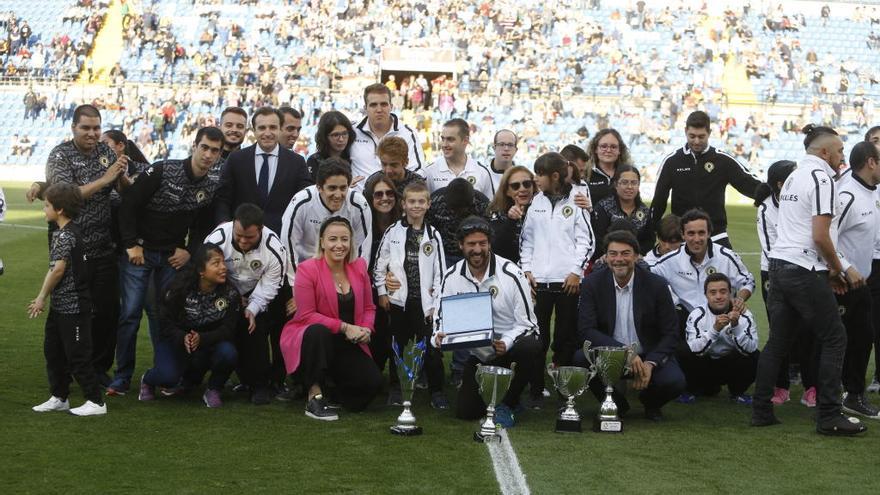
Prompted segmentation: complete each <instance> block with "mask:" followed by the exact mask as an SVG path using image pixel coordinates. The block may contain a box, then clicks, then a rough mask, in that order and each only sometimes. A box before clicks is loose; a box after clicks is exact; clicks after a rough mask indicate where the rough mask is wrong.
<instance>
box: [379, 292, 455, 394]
mask: <svg viewBox="0 0 880 495" xmlns="http://www.w3.org/2000/svg"><path fill="white" fill-rule="evenodd" d="M390 313H391V315H390V316H391V335H392V336H393V337H394V340H395V341H397V345H398V346H400V352H401V353H403V349H404V347H405V345H406V343H407V342H409V341H410V340H412V339H414V338H415V339H426V340H430V338H431V327H430V324H429V323H428V322H426V321H425V312H424V311H423V310H422V301H421V300H420V299H415V300H413V299H409V300H407V301H406V308H401V307H399V306H394V305H392V306H391V312H390ZM426 344H427V348H426V349H425V358H424V365H423V370H422V372H423V373H425V375H426V377H427V379H428V392H430V393H434V392H440V391H442V390H443V354H442V353H441V352H440V349H437V348H436V347H434V346H433V345H431V343H430V342H426ZM389 345H390V344H389ZM388 373H389V376H388V381H389V383H390V384H391V386H392V387H395V388H396V387H400V378H399V377H398V376H397V364H396V363H395V361H394V358H393V357H392V358H391V359H390V361H389V362H388Z"/></svg>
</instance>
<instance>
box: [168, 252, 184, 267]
mask: <svg viewBox="0 0 880 495" xmlns="http://www.w3.org/2000/svg"><path fill="white" fill-rule="evenodd" d="M188 261H189V251H187V250H186V249H180V248H175V249H174V254H172V255H171V256H169V257H168V264H169V265H171V267H172V268H174V269H175V270H180V269H181V268H183V265H185V264H186V263H187V262H188Z"/></svg>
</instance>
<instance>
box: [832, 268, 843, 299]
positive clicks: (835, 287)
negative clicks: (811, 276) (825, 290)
mask: <svg viewBox="0 0 880 495" xmlns="http://www.w3.org/2000/svg"><path fill="white" fill-rule="evenodd" d="M828 282H830V283H831V290H832V291H834V293H835V294H837V295H838V296H842V295H844V294H846V289H847V285H846V284H847V280H846V277H844V275H843V274H842V273H840V272H837V271H834V270H829V271H828Z"/></svg>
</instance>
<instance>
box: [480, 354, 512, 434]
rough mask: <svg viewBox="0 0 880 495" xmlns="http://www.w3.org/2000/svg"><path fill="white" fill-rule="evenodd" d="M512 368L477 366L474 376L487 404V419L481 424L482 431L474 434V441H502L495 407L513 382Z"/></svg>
mask: <svg viewBox="0 0 880 495" xmlns="http://www.w3.org/2000/svg"><path fill="white" fill-rule="evenodd" d="M512 368H513V366H512V365H511V369H507V368H502V367H501V366H484V365H482V364H478V365H477V372H476V373H475V374H474V376H475V377H476V379H477V386H478V387H479V388H480V395H481V396H482V397H483V402H485V403H486V419H485V421H483V422H481V423H480V430H479V431H476V432H474V440H476V441H477V442H492V441H497V440H501V438H500V437H499V436H498V431H497V429H496V426H495V405H496V404H498V403H499V402H501V399H502V398H503V397H504V394H506V393H507V389H508V388H509V387H510V382H511V381H512V380H513V369H512Z"/></svg>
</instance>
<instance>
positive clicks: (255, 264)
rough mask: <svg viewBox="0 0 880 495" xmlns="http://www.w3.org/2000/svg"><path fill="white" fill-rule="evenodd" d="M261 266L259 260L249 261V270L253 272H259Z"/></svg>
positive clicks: (261, 263)
mask: <svg viewBox="0 0 880 495" xmlns="http://www.w3.org/2000/svg"><path fill="white" fill-rule="evenodd" d="M262 266H263V262H262V261H260V260H253V261H251V270H253V271H257V270H259V269H260V268H262Z"/></svg>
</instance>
